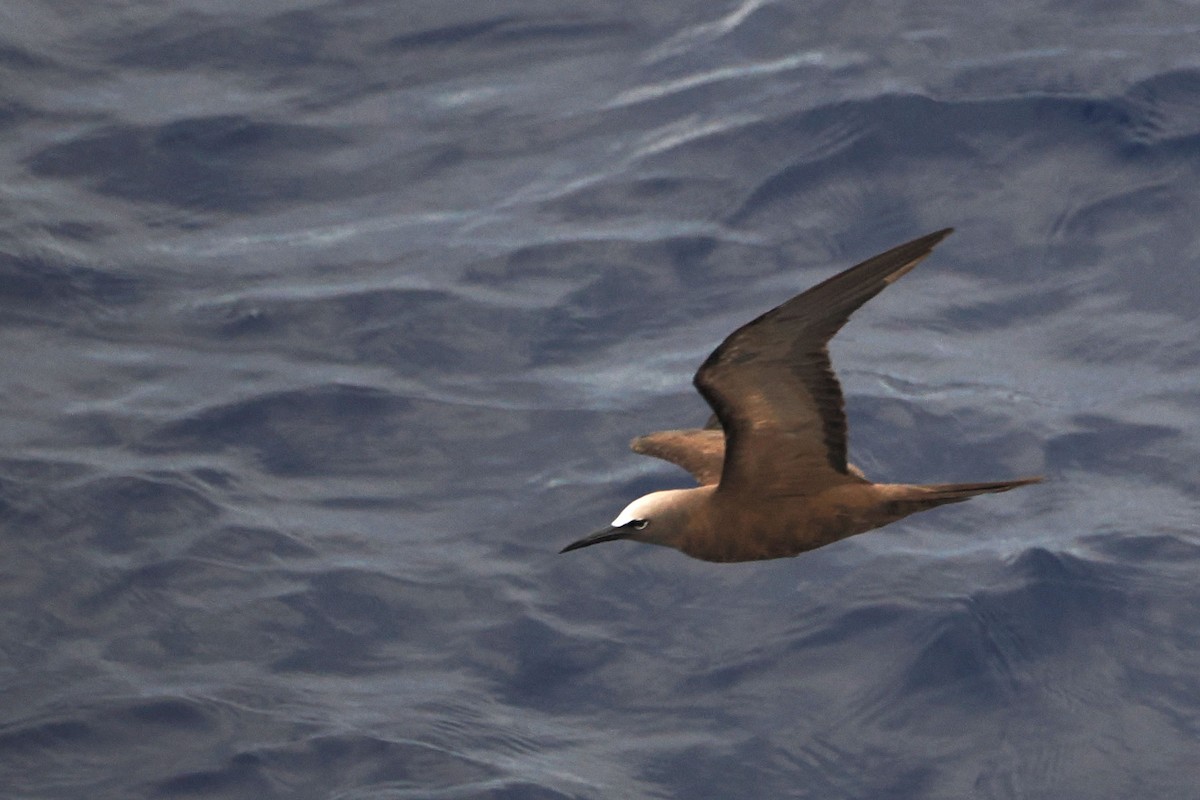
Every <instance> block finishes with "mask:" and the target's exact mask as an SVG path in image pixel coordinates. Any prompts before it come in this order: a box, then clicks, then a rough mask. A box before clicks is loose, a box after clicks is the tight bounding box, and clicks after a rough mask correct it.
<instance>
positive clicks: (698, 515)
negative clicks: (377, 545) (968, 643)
mask: <svg viewBox="0 0 1200 800" xmlns="http://www.w3.org/2000/svg"><path fill="white" fill-rule="evenodd" d="M949 233H950V229H946V230H942V231H938V232H937V233H932V234H929V235H928V236H922V237H921V238H919V239H914V240H913V241H911V242H908V243H907V244H903V245H900V246H899V247H895V248H893V249H891V250H889V251H887V252H886V253H882V254H880V255H878V256H875V257H874V258H871V259H868V260H866V261H864V262H863V263H861V264H859V265H857V266H854V267H851V268H850V269H848V270H845V271H844V272H841V273H839V274H837V275H835V276H833V277H832V278H830V279H828V280H826V281H824V282H823V283H820V284H818V285H816V286H814V287H813V288H811V289H809V290H808V291H806V292H804V293H803V294H800V295H797V296H796V297H793V298H792V299H791V300H788V301H787V302H785V303H783V304H782V305H779V306H777V307H776V308H774V309H772V310H770V311H768V312H767V313H765V314H763V315H761V316H759V317H758V318H756V319H754V320H752V321H751V322H749V323H747V324H746V325H743V326H742V327H740V328H738V329H737V330H736V331H734V332H733V333H731V334H730V335H729V336H728V337H726V338H725V341H724V342H722V343H721V345H720V346H719V347H717V349H716V350H714V351H713V353H712V354H711V355H710V356H709V357H708V359H707V360H705V362H704V364H703V365H701V367H700V369H699V370H698V371H697V372H696V375H695V378H694V379H693V383H694V384H695V386H696V389H697V390H698V391H699V392H700V394H701V395H702V396H703V397H704V399H705V400H706V401H707V402H708V404H709V405H710V406H711V407H712V409H713V411H714V412H715V414H714V418H713V419H710V420H709V423H708V425H706V426H705V427H704V428H693V429H688V430H674V431H658V432H656V433H651V434H647V435H645V436H639V437H638V438H636V439H634V440H633V442H632V445H631V446H632V448H633V450H634V451H635V452H638V453H642V454H645V455H650V456H655V457H657V458H662V459H666V460H667V461H671V462H674V463H676V464H678V465H679V466H681V467H683V468H684V469H686V470H688V472H690V473H691V474H692V475H693V476H694V477H695V478H696V481H697V483H699V484H700V485H699V486H698V487H696V488H694V489H673V490H666V491H661V492H652V493H651V494H648V495H646V496H645V497H641V498H638V499H637V500H635V501H633V502H632V503H630V504H629V505H628V506H626V507H625V509H624V510H623V511H622V512H621V513H620V514H619V515H617V518H616V519H615V520H613V522H612V524H611V525H610V526H609V527H607V528H605V529H603V530H600V531H597V532H596V533H594V534H592V535H591V536H587V537H585V538H583V539H580V540H579V541H576V542H574V543H572V544H570V545H568V546H567V547H566V548H564V550H563V552H567V551H569V550H577V549H579V548H581V547H588V546H590V545H593V544H599V543H600V542H608V541H614V540H616V539H633V540H635V541H641V542H647V543H650V544H659V545H665V546H668V547H674V548H676V549H678V550H681V551H682V552H684V553H687V554H688V555H690V556H694V557H696V558H701V559H705V560H707V561H750V560H756V559H765V558H779V557H783V556H793V555H796V554H798V553H802V552H804V551H806V550H811V549H813V548H815V547H821V546H823V545H826V544H830V543H831V542H836V541H838V540H840V539H844V538H846V537H847V536H853V535H855V534H857V533H862V532H864V531H868V530H871V529H873V528H878V527H880V526H881V525H886V524H888V523H889V522H894V521H895V520H898V519H900V518H902V517H905V516H907V515H909V514H913V513H916V512H918V511H924V510H926V509H930V508H934V507H936V506H939V505H944V504H947V503H957V502H960V501H962V500H966V499H967V498H969V497H973V496H975V495H978V494H985V493H994V492H1005V491H1008V490H1009V489H1014V488H1016V487H1018V486H1024V485H1027V484H1030V483H1036V482H1037V481H1039V480H1041V479H1040V478H1017V479H1012V480H1002V481H987V482H980V483H944V484H930V485H918V484H904V483H894V484H893V483H872V482H871V481H869V480H867V478H866V477H865V476H864V475H863V474H862V472H860V471H859V470H858V469H856V468H855V467H854V466H853V465H851V464H849V463H847V461H846V413H845V408H844V400H843V398H842V389H841V386H840V385H839V384H838V380H837V377H836V376H835V375H834V373H833V368H832V366H831V365H830V361H829V351H828V343H829V340H830V338H832V337H833V335H834V334H835V333H837V332H838V330H839V329H840V328H841V327H842V326H843V325H844V324H845V323H846V321H847V320H848V319H849V318H850V315H851V314H852V313H853V312H854V311H855V309H857V308H858V307H859V306H861V305H862V304H863V303H865V302H866V301H868V300H870V299H871V298H872V297H874V296H875V295H877V294H879V293H880V292H881V291H883V290H884V289H885V288H886V287H887V286H888V285H889V284H890V283H892V282H893V281H895V280H896V279H897V278H899V277H900V276H902V275H904V274H905V273H907V272H908V271H909V270H911V269H912V268H913V267H915V266H916V265H917V264H918V263H920V261H921V260H922V259H923V258H925V257H926V256H928V255H929V253H930V251H931V250H932V249H933V247H934V246H935V245H936V244H937V243H938V242H940V241H941V240H942V239H944V238H945V237H946V236H947V235H948V234H949Z"/></svg>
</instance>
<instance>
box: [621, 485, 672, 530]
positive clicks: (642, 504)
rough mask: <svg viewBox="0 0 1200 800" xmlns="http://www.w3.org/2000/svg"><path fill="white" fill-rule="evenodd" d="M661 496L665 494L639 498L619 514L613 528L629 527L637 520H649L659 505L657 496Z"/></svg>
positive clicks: (656, 493)
mask: <svg viewBox="0 0 1200 800" xmlns="http://www.w3.org/2000/svg"><path fill="white" fill-rule="evenodd" d="M660 494H663V492H655V493H654V494H648V495H646V496H645V497H639V498H638V499H637V500H634V501H633V502H632V503H630V504H629V505H627V506H625V510H624V511H622V512H621V513H620V514H617V518H616V519H614V520H613V521H612V526H613V527H614V528H619V527H621V526H622V525H628V524H629V523H631V522H633V521H634V520H635V519H648V518H649V517H650V515H651V514H653V513H654V509H655V507H657V505H658V502H657V496H658V495H660Z"/></svg>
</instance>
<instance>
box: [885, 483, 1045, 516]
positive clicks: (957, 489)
mask: <svg viewBox="0 0 1200 800" xmlns="http://www.w3.org/2000/svg"><path fill="white" fill-rule="evenodd" d="M1041 481H1042V479H1041V477H1040V476H1038V477H1033V478H1014V479H1012V480H1009V481H986V482H984V483H932V484H926V485H924V486H913V487H911V488H912V489H913V490H914V493H913V494H912V495H909V496H908V497H906V498H904V499H903V500H901V501H900V502H902V503H904V504H906V505H907V504H910V503H911V504H912V505H913V506H914V507H913V508H912V510H911V511H909V512H908V513H910V514H911V513H912V512H914V511H924V510H925V509H927V508H934V507H936V506H941V505H945V504H946V503H961V502H962V501H963V500H967V499H968V498H971V497H974V496H975V495H977V494H994V493H996V492H1007V491H1008V490H1009V489H1016V488H1017V487H1018V486H1028V485H1029V484H1031V483H1041Z"/></svg>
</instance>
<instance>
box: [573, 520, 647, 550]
mask: <svg viewBox="0 0 1200 800" xmlns="http://www.w3.org/2000/svg"><path fill="white" fill-rule="evenodd" d="M632 535H633V534H632V533H631V532H630V530H629V528H628V527H626V526H622V527H620V528H614V527H612V526H611V525H610V526H608V527H607V528H602V529H601V530H598V531H596V532H595V533H589V534H588V535H587V536H585V537H583V538H582V539H580V540H579V541H578V542H572V543H571V544H569V545H567V546H566V547H564V548H563V549H562V550H559V551H558V552H559V553H560V554H561V553H569V552H570V551H572V550H578V549H579V548H581V547H591V546H592V545H594V544H600V543H601V542H612V541H616V540H617V539H628V538H629V537H630V536H632Z"/></svg>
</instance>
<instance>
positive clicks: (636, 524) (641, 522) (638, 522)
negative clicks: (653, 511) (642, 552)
mask: <svg viewBox="0 0 1200 800" xmlns="http://www.w3.org/2000/svg"><path fill="white" fill-rule="evenodd" d="M629 524H630V525H632V526H633V529H634V530H636V531H640V530H642V529H643V528H645V527H646V526H647V525H649V524H650V520H648V519H635V520H634V521H633V522H631V523H629Z"/></svg>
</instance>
